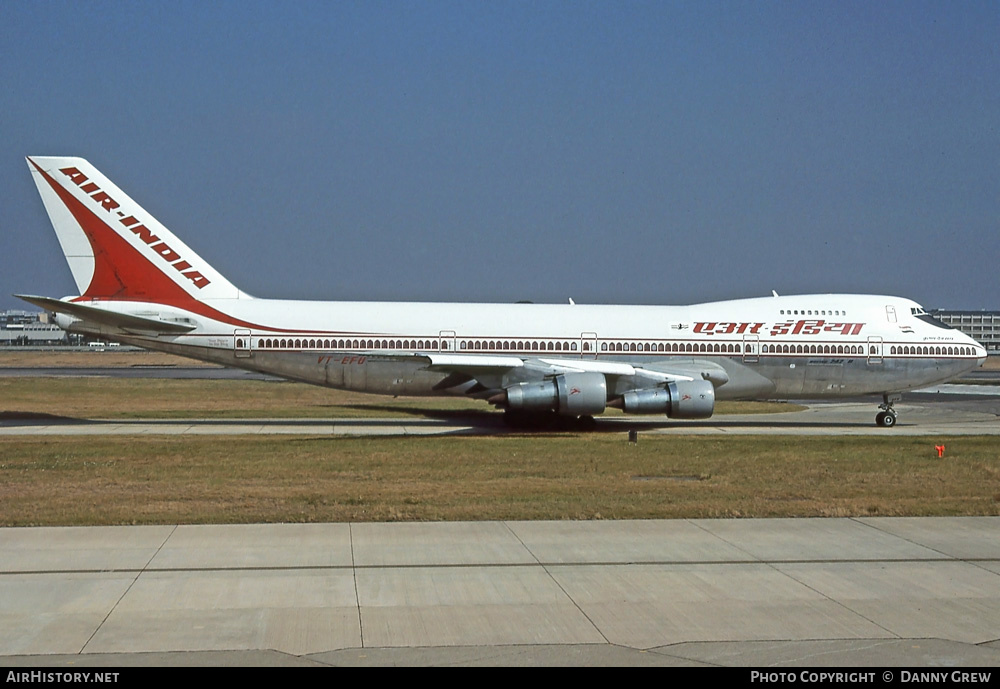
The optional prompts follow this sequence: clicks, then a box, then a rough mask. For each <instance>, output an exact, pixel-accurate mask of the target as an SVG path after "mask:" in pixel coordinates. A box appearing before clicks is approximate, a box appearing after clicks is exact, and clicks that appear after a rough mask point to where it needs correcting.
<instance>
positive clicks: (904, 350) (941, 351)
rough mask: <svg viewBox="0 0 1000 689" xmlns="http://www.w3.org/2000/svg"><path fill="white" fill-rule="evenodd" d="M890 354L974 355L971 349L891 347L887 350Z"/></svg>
mask: <svg viewBox="0 0 1000 689" xmlns="http://www.w3.org/2000/svg"><path fill="white" fill-rule="evenodd" d="M889 351H890V352H891V353H892V354H921V355H922V354H926V355H928V356H936V355H941V356H948V355H949V354H950V355H952V356H956V355H957V356H971V355H972V354H975V352H974V351H972V347H916V346H914V347H909V346H905V345H904V346H902V347H897V346H895V345H894V346H892V347H890V348H889Z"/></svg>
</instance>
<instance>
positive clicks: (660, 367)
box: [417, 352, 729, 387]
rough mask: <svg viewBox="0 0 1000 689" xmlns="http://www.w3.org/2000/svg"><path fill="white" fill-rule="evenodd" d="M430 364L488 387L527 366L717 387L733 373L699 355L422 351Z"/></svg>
mask: <svg viewBox="0 0 1000 689" xmlns="http://www.w3.org/2000/svg"><path fill="white" fill-rule="evenodd" d="M417 356H419V357H422V358H426V359H428V360H429V362H430V364H429V365H428V366H427V369H428V370H430V371H440V372H442V373H452V374H458V375H461V376H465V377H466V378H467V379H476V380H478V381H479V382H480V383H482V384H483V385H485V386H487V387H496V386H497V379H498V377H502V376H504V375H505V374H508V373H511V372H513V371H514V370H515V369H523V373H522V375H520V376H519V377H520V378H523V379H531V378H537V379H542V378H546V377H549V376H554V375H558V374H560V373H603V374H604V375H605V376H608V377H614V378H617V377H629V378H632V377H634V378H635V379H636V381H637V382H638V381H642V383H641V386H646V385H657V384H661V383H668V382H678V381H693V380H708V381H711V382H712V384H713V385H715V386H716V387H718V386H720V385H722V384H724V383H726V382H727V381H728V380H729V375H728V374H727V373H726V371H725V369H724V368H722V366H720V365H718V364H716V363H714V362H711V361H699V360H695V359H691V360H682V361H677V362H670V363H663V364H646V365H643V366H634V365H632V364H629V363H625V362H620V361H595V360H593V359H559V358H554V357H552V358H550V357H520V356H509V355H488V354H451V353H446V352H444V353H433V352H432V353H423V352H422V353H420V354H418V355H417Z"/></svg>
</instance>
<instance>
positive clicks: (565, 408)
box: [507, 373, 608, 416]
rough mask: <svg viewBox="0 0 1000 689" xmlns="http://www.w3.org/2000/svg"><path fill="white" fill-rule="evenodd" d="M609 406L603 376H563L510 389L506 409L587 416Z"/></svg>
mask: <svg viewBox="0 0 1000 689" xmlns="http://www.w3.org/2000/svg"><path fill="white" fill-rule="evenodd" d="M607 403H608V383H607V381H606V380H605V378H604V374H603V373H563V374H561V375H558V376H556V377H555V378H553V379H551V380H543V381H539V382H537V383H536V382H532V383H518V384H517V385H512V386H510V387H509V388H507V408H508V409H513V410H515V411H539V412H541V411H554V412H556V413H557V414H559V415H561V416H585V415H590V414H600V413H601V412H603V411H604V408H605V406H607Z"/></svg>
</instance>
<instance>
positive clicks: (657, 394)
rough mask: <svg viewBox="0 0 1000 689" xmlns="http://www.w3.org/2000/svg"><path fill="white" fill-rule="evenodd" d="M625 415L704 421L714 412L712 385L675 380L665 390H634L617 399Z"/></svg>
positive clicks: (713, 389) (713, 387)
mask: <svg viewBox="0 0 1000 689" xmlns="http://www.w3.org/2000/svg"><path fill="white" fill-rule="evenodd" d="M616 402H617V404H615V406H620V407H621V408H622V409H623V410H624V411H625V413H627V414H666V415H667V416H669V417H670V418H672V419H707V418H708V417H710V416H711V415H712V412H713V411H715V386H713V385H712V384H711V383H710V382H709V381H707V380H691V381H683V380H682V381H676V382H671V383H667V385H666V387H664V388H651V389H647V390H633V391H631V392H626V393H625V394H624V395H622V398H621V400H620V401H619V400H616Z"/></svg>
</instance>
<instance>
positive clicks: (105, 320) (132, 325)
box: [14, 294, 195, 335]
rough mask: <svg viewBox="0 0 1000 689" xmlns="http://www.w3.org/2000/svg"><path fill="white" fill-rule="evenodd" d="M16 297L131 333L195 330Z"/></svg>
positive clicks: (92, 308)
mask: <svg viewBox="0 0 1000 689" xmlns="http://www.w3.org/2000/svg"><path fill="white" fill-rule="evenodd" d="M14 296H15V297H17V298H18V299H23V300H24V301H26V302H28V303H29V304H34V305H35V306H38V307H40V308H43V309H45V310H46V311H55V312H56V313H64V314H66V315H68V316H73V317H74V318H79V319H80V320H83V321H88V322H91V323H98V324H100V325H106V326H110V327H112V328H120V329H122V330H124V331H126V332H131V333H137V334H139V333H141V334H149V333H158V334H164V335H180V334H182V333H187V332H191V331H192V330H194V328H195V326H193V325H187V324H184V323H176V322H172V321H161V320H158V319H155V318H144V317H142V316H132V315H129V314H125V313H117V312H115V311H108V310H105V309H99V308H97V307H95V306H86V305H84V304H74V303H73V302H69V301H60V300H59V299H52V298H51V297H37V296H34V295H28V294H15V295H14Z"/></svg>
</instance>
